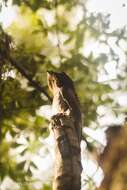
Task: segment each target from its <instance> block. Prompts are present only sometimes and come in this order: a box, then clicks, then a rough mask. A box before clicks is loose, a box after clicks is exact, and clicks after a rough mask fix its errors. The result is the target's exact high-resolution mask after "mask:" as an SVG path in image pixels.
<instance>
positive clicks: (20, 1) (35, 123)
mask: <svg viewBox="0 0 127 190" xmlns="http://www.w3.org/2000/svg"><path fill="white" fill-rule="evenodd" d="M87 2H88V1H86V0H85V1H84V0H83V1H82V0H78V1H77V0H76V1H75V0H68V1H65V0H54V1H50V0H44V1H37V0H29V1H28V0H13V1H12V5H13V6H15V7H16V10H17V18H16V19H15V20H14V21H13V22H12V23H11V25H9V26H8V27H6V28H3V26H2V24H1V26H0V183H1V187H2V188H3V189H4V187H3V186H4V183H5V181H6V180H11V181H10V184H12V182H13V185H14V188H13V189H20V190H33V189H39V190H42V189H43V190H50V189H51V181H52V176H53V172H52V170H53V165H52V162H53V161H52V159H51V148H52V147H50V145H47V141H46V139H48V136H49V130H48V124H49V121H48V119H47V117H45V114H44V112H47V107H46V105H51V98H50V96H51V94H50V92H49V91H48V87H47V81H46V71H47V70H55V71H58V72H60V71H64V72H66V73H67V74H69V76H70V77H71V78H72V79H73V81H74V84H75V88H76V90H77V93H78V96H79V99H80V102H81V110H82V118H83V126H84V127H89V128H91V129H92V130H96V129H98V128H100V129H102V130H103V127H106V125H104V126H103V124H101V122H100V120H99V118H102V117H103V116H105V115H106V114H107V112H105V111H104V112H103V113H99V111H98V108H100V107H103V109H108V111H109V113H111V114H113V115H114V121H113V123H114V122H115V117H116V118H118V116H119V115H123V117H124V115H125V113H126V111H127V107H126V106H122V105H120V104H119V102H118V101H117V99H116V98H115V97H117V96H118V95H119V94H120V93H121V94H122V93H125V92H126V90H127V75H126V71H127V65H126V64H125V63H123V64H121V59H120V56H119V55H118V53H117V51H115V48H114V47H113V46H112V43H114V44H115V47H116V48H120V49H122V47H121V43H123V42H124V43H126V39H127V29H126V27H124V28H122V29H117V30H110V15H109V14H107V15H106V14H101V13H95V14H94V13H91V12H89V10H88V9H87ZM7 4H8V1H7V0H5V1H3V2H2V5H1V10H2V6H7ZM91 41H92V42H94V43H97V44H98V46H99V49H100V52H99V53H95V52H94V51H93V50H90V51H89V53H85V47H86V46H87V45H88V44H89V43H90V42H91ZM110 41H112V43H110ZM94 50H95V49H94ZM122 51H123V54H124V56H125V57H126V53H127V52H126V50H125V49H122ZM109 62H112V64H114V65H115V67H116V76H115V78H114V79H111V80H110V78H109V80H106V81H103V80H102V81H101V80H100V79H99V78H100V76H102V75H103V76H104V75H106V76H107V79H108V75H109V72H108V71H107V69H106V64H107V63H109ZM42 108H44V110H43V113H42V111H40V110H41V109H42ZM105 117H106V116H105ZM83 135H84V140H85V143H86V145H87V146H86V149H87V151H88V152H92V151H93V149H94V147H96V149H97V147H100V144H99V142H95V140H93V139H92V138H90V137H89V136H88V135H87V134H85V132H84V133H83ZM37 156H38V158H37ZM41 158H42V159H43V162H44V161H45V162H44V163H42V167H43V165H44V166H45V165H49V166H47V167H46V168H45V167H44V168H45V170H41V169H42V168H41V169H40V168H39V167H41V164H39V163H38V162H41ZM38 160H39V161H38ZM46 162H48V164H46ZM49 162H51V163H50V164H49ZM39 169H40V170H39ZM85 180H86V179H85ZM86 181H87V183H86V182H85V185H84V186H83V188H85V186H86V185H87V189H90V190H91V189H94V188H95V184H94V182H93V181H92V180H91V178H90V177H87V180H86ZM83 184H84V183H83ZM7 189H9V190H12V187H7Z"/></svg>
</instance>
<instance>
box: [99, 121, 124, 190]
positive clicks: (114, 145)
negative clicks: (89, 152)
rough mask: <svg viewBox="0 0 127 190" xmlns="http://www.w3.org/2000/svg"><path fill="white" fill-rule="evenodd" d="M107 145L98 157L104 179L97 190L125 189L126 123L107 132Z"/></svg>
mask: <svg viewBox="0 0 127 190" xmlns="http://www.w3.org/2000/svg"><path fill="white" fill-rule="evenodd" d="M107 140H108V143H107V146H106V147H105V149H104V151H103V153H102V154H101V156H100V165H101V167H102V169H103V171H104V179H103V181H102V183H101V186H100V187H99V188H98V189H97V190H126V189H127V123H125V125H124V126H122V127H112V128H111V129H110V128H109V130H108V138H107Z"/></svg>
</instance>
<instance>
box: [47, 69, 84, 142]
mask: <svg viewBox="0 0 127 190" xmlns="http://www.w3.org/2000/svg"><path fill="white" fill-rule="evenodd" d="M47 73H48V86H49V89H50V90H51V92H52V94H53V105H52V110H53V114H54V113H55V114H57V113H65V114H67V115H71V116H72V117H73V119H74V122H75V129H76V131H77V135H78V139H79V141H81V112H80V104H79V100H78V98H77V95H76V92H75V89H74V85H73V81H72V80H71V79H70V77H69V76H67V75H66V74H65V73H64V72H61V73H56V72H52V71H48V72H47Z"/></svg>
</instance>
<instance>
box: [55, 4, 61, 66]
mask: <svg viewBox="0 0 127 190" xmlns="http://www.w3.org/2000/svg"><path fill="white" fill-rule="evenodd" d="M54 6H55V17H56V30H55V32H56V37H57V48H58V54H59V58H60V62H61V60H62V55H61V47H60V36H59V16H58V13H57V7H58V2H57V0H55V3H54Z"/></svg>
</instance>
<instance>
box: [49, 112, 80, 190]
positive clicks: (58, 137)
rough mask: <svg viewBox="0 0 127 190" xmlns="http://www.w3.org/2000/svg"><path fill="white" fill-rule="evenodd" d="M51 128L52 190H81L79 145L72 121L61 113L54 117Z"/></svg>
mask: <svg viewBox="0 0 127 190" xmlns="http://www.w3.org/2000/svg"><path fill="white" fill-rule="evenodd" d="M51 128H52V131H53V134H54V138H55V141H56V150H55V154H56V159H55V172H54V180H53V190H80V189H81V171H82V167H81V155H80V143H79V140H78V137H77V133H76V130H75V125H74V120H73V118H71V116H68V115H65V114H63V113H60V114H57V115H54V116H53V117H52V119H51Z"/></svg>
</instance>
